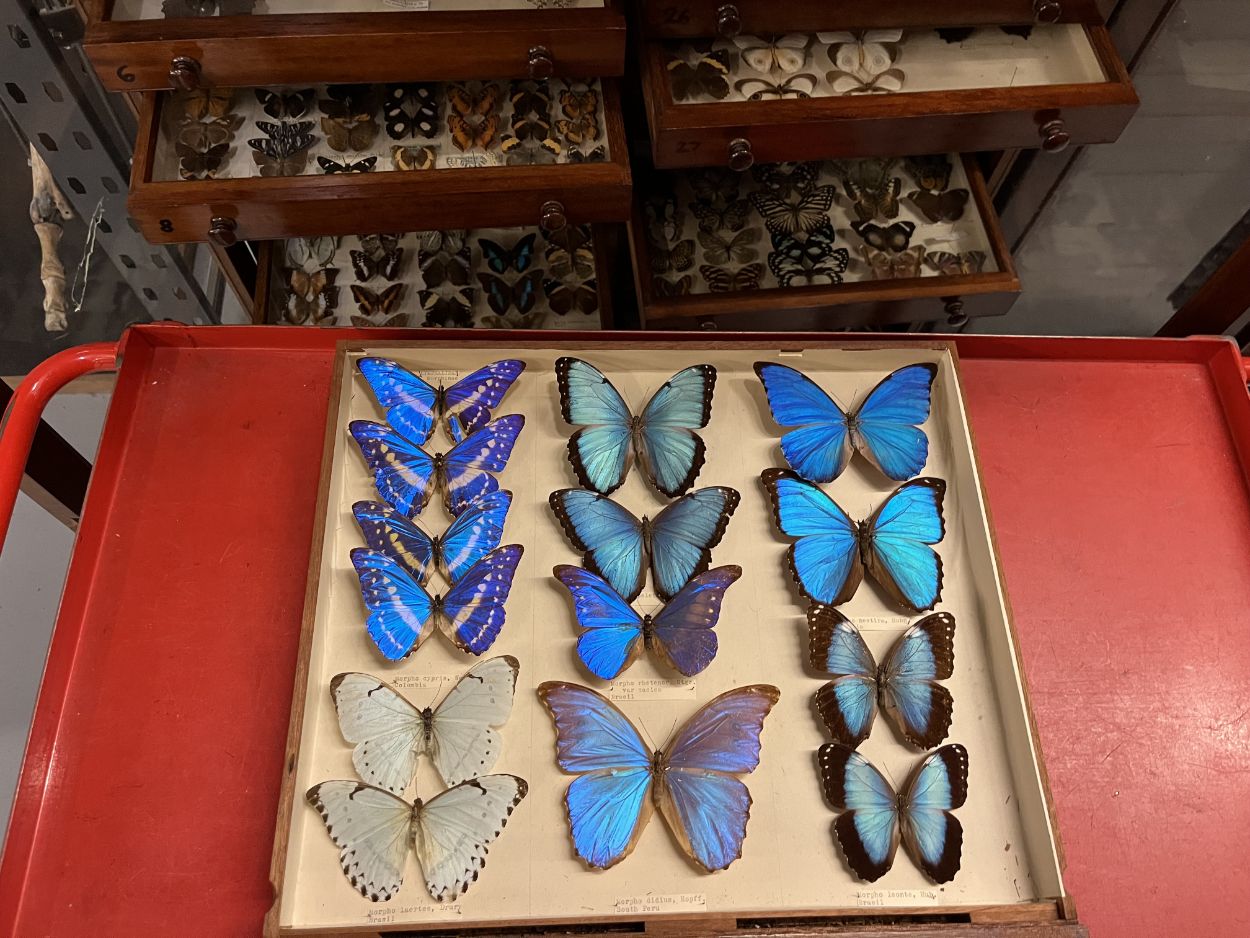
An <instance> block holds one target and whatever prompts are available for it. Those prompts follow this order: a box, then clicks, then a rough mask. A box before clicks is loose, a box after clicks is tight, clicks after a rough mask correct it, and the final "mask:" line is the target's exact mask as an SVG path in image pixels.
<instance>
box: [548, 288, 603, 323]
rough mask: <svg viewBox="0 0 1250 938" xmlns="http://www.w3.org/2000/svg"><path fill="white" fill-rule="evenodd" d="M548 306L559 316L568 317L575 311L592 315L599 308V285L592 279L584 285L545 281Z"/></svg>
mask: <svg viewBox="0 0 1250 938" xmlns="http://www.w3.org/2000/svg"><path fill="white" fill-rule="evenodd" d="M543 292H544V293H546V294H547V305H548V306H550V307H551V311H552V312H553V313H555V314H556V315H557V316H567V315H568V314H569V313H571V312H573V311H577V312H579V313H582V314H583V315H590V314H591V313H593V312H594V311H595V310H597V309H598V308H599V285H598V283H597V281H595V280H593V279H591V280H587V281H585V282H584V283H563V282H561V281H559V280H551V279H547V280H544V281H543Z"/></svg>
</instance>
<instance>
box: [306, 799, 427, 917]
mask: <svg viewBox="0 0 1250 938" xmlns="http://www.w3.org/2000/svg"><path fill="white" fill-rule="evenodd" d="M304 797H305V799H306V800H307V801H308V803H309V804H310V805H312V806H313V807H314V808H316V809H317V811H318V812H319V813H320V814H321V819H322V820H323V821H324V822H325V825H326V831H327V832H328V833H329V834H330V839H331V840H333V841H334V845H335V846H336V847H338V848H339V864H340V865H341V866H342V867H343V875H344V876H346V877H347V880H348V882H350V883H351V884H352V886H353V887H354V888H355V889H356V891H357V892H359V893H360V894H361V895H362V896H364V897H365V898H366V899H370V900H372V901H373V902H386V901H387V900H389V899H392V898H394V896H395V894H396V893H397V892H399V887H400V886H401V885H403V882H404V861H405V860H406V859H407V858H408V840H409V837H410V835H411V832H412V806H411V805H410V804H408V802H406V801H404V799H403V798H397V797H395V796H394V795H392V794H390V793H389V792H386V791H383V790H382V789H380V788H374V787H373V786H371V785H363V784H361V783H360V782H348V781H334V782H322V783H321V784H320V785H314V786H313V787H312V788H310V789H308V793H307V794H306V795H305V796H304Z"/></svg>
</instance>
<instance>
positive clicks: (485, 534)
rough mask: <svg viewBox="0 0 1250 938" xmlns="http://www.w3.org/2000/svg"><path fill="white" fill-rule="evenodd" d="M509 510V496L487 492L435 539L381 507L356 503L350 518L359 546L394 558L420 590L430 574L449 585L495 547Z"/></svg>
mask: <svg viewBox="0 0 1250 938" xmlns="http://www.w3.org/2000/svg"><path fill="white" fill-rule="evenodd" d="M511 505H512V493H511V492H508V491H504V490H501V491H498V492H488V493H487V494H485V495H483V496H482V497H481V498H478V499H475V500H474V501H473V502H471V503H470V504H469V507H467V508H466V509H465V510H464V511H463V512H462V513H461V514H460V516H459V517H458V518H456V520H455V521H453V522H452V523H451V526H450V527H448V528H447V530H446V531H445V532H443V534H442V535H441V536H434V537H432V536H431V535H429V534H427V533H426V532H425V531H423V530H421V528H419V527H418V526H417V525H416V524H414V523H413V522H412V521H411V520H410V519H408V518H406V517H404V516H403V515H402V514H400V513H399V512H398V511H396V510H395V509H394V508H392V507H391V506H390V505H386V504H384V503H382V502H356V504H354V505H353V506H352V514H353V515H355V516H356V524H358V525H359V526H360V533H361V534H363V535H364V538H365V544H367V545H368V546H369V547H370V548H371V549H373V550H377V551H381V552H382V553H384V554H389V555H390V556H392V557H394V558H395V559H396V560H398V561H399V562H400V563H402V564H403V565H404V566H405V567H407V568H408V572H409V573H411V574H412V575H413V576H415V577H416V578H417V582H419V583H420V584H421V585H422V586H425V585H426V584H427V583H429V582H430V574H431V573H432V572H433V571H434V570H439V571H440V572H442V574H443V575H444V576H446V577H447V579H448V580H450V581H451V582H452V583H455V582H456V581H458V580H459V579H460V578H461V577H463V576H464V575H465V573H466V572H467V571H468V570H469V568H470V567H472V566H473V565H474V564H475V563H477V562H478V561H479V560H481V559H482V558H483V557H485V556H486V555H487V554H489V553H490V552H491V551H492V550H494V549H495V548H496V547H498V546H499V545H500V544H501V543H502V542H503V526H504V523H505V522H506V521H507V519H508V509H509V508H510V507H511Z"/></svg>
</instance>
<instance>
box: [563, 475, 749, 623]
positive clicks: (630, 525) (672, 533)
mask: <svg viewBox="0 0 1250 938" xmlns="http://www.w3.org/2000/svg"><path fill="white" fill-rule="evenodd" d="M740 499H741V496H740V495H739V494H738V493H737V492H736V491H734V490H733V489H731V488H726V487H724V486H719V485H718V486H709V487H708V488H705V489H698V490H697V491H694V492H691V493H690V494H689V495H683V496H682V497H681V498H679V499H678V500H677V501H675V502H673V503H672V504H671V505H669V506H668V507H667V508H665V509H664V510H663V511H661V512H660V513H659V514H658V515H656V516H655V520H651V519H650V518H645V517H644V518H643V519H642V520H641V521H640V520H639V519H638V518H636V517H634V515H633V514H632V513H631V512H629V511H627V510H625V509H624V508H622V507H621V506H620V505H618V504H617V503H616V502H614V501H612V499H610V498H608V497H607V496H606V495H598V494H596V493H595V492H587V491H585V490H584V489H560V490H559V491H558V492H552V493H551V509H552V511H554V512H555V513H556V517H557V518H559V519H560V524H561V525H563V526H564V533H565V534H567V535H568V538H569V540H570V541H571V542H572V543H573V546H574V547H576V548H577V549H578V550H580V551H584V552H585V556H584V557H583V559H582V566H584V567H585V568H586V569H587V570H590V571H592V572H593V573H597V574H599V576H601V577H603V578H604V579H605V580H607V581H608V583H610V584H611V585H612V588H613V589H614V590H616V591H617V592H618V593H620V594H621V595H622V596H624V597H625V600H626V601H627V602H633V601H634V600H635V599H637V598H638V594H639V593H641V592H642V587H643V584H644V583H645V582H646V575H647V567H646V559H647V557H648V556H649V557H650V559H651V576H652V578H653V579H654V582H655V592H656V595H657V596H659V597H660V598H661V599H663V600H665V601H668V600H670V599H672V598H673V597H674V596H676V595H677V593H678V592H679V591H680V590H681V588H682V587H683V586H685V585H686V584H687V583H689V582H690V580H691V578H692V577H695V576H697V575H698V574H700V573H702V572H703V571H705V570H706V569H707V568H708V567H709V566H710V565H711V562H712V548H713V547H715V546H716V545H717V544H719V543H720V539H721V537H723V536H724V534H725V528H726V527H727V526H728V525H729V517H730V515H732V514H733V513H734V509H735V508H737V507H738V501H739V500H740Z"/></svg>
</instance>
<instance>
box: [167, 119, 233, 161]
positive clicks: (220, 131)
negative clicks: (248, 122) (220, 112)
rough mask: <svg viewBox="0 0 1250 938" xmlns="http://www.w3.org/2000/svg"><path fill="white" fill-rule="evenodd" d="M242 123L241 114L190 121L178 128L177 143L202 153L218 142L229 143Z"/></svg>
mask: <svg viewBox="0 0 1250 938" xmlns="http://www.w3.org/2000/svg"><path fill="white" fill-rule="evenodd" d="M242 124H243V115H241V114H230V115H228V116H226V117H219V118H216V119H215V120H211V121H191V122H188V123H185V124H183V125H182V126H181V127H179V128H178V143H182V144H185V145H187V146H189V147H190V148H191V149H193V150H199V151H200V152H201V153H202V152H204V151H205V150H207V149H208V148H209V147H215V146H217V145H218V144H219V143H229V142H230V141H231V140H233V139H234V132H235V131H236V130H238V129H239V127H240V126H242Z"/></svg>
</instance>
